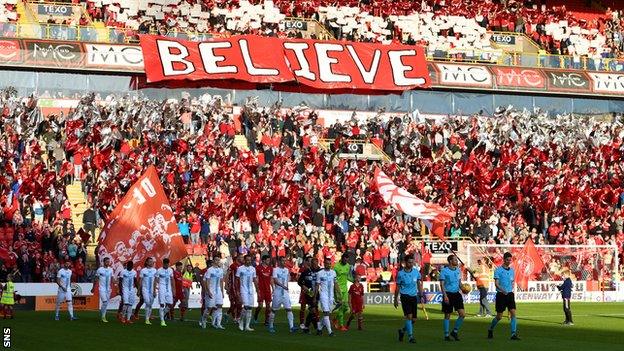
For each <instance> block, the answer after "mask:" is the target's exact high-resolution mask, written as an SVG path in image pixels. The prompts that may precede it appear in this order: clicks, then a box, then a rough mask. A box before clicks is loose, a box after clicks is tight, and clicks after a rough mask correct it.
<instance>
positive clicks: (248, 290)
mask: <svg viewBox="0 0 624 351" xmlns="http://www.w3.org/2000/svg"><path fill="white" fill-rule="evenodd" d="M236 276H237V277H238V278H240V291H241V294H253V280H254V278H255V277H256V269H255V268H254V267H252V266H249V267H247V266H240V267H238V269H237V270H236Z"/></svg>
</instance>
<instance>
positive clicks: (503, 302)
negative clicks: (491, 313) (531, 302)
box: [496, 292, 516, 313]
mask: <svg viewBox="0 0 624 351" xmlns="http://www.w3.org/2000/svg"><path fill="white" fill-rule="evenodd" d="M506 309H508V310H510V311H511V310H515V309H516V298H515V297H514V294H513V293H509V294H507V295H505V294H502V293H499V292H497V293H496V312H497V313H503V312H505V310H506Z"/></svg>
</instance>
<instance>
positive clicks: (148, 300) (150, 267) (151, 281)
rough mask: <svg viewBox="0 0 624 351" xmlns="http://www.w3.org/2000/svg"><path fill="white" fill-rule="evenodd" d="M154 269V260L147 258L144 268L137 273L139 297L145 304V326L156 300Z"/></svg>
mask: <svg viewBox="0 0 624 351" xmlns="http://www.w3.org/2000/svg"><path fill="white" fill-rule="evenodd" d="M156 272H157V271H156V268H154V259H153V258H151V257H148V258H147V259H146V260H145V267H143V268H142V269H141V272H139V285H140V286H141V296H143V302H144V303H145V324H147V325H150V324H152V322H150V317H151V316H152V305H153V304H154V299H155V298H156Z"/></svg>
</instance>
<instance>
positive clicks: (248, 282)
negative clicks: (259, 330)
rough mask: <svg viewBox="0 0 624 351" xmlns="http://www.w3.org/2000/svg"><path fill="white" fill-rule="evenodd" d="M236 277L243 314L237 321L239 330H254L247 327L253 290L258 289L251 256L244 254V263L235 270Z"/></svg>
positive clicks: (249, 320)
mask: <svg viewBox="0 0 624 351" xmlns="http://www.w3.org/2000/svg"><path fill="white" fill-rule="evenodd" d="M236 277H237V278H239V279H240V294H241V301H242V303H243V308H244V309H245V310H244V311H243V314H242V316H241V319H240V321H239V322H238V329H240V330H241V331H243V330H246V331H254V330H253V329H251V328H250V327H249V323H250V322H251V309H252V308H253V303H254V291H257V290H258V278H257V277H256V269H255V268H254V267H252V266H251V256H250V255H246V256H245V263H244V265H243V266H240V267H238V269H237V270H236Z"/></svg>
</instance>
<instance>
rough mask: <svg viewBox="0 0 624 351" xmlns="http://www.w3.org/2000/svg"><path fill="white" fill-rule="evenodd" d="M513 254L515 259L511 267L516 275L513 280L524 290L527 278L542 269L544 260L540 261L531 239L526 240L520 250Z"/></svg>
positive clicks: (526, 286)
mask: <svg viewBox="0 0 624 351" xmlns="http://www.w3.org/2000/svg"><path fill="white" fill-rule="evenodd" d="M515 256H516V260H515V262H514V263H513V267H514V271H515V272H516V276H515V277H514V280H515V281H516V284H518V287H519V288H520V289H522V290H526V289H527V288H528V285H529V280H530V279H531V278H533V276H534V275H536V274H539V273H540V272H541V271H542V269H544V261H542V256H541V255H540V254H539V252H538V251H537V248H536V247H535V244H534V243H533V240H531V239H528V240H527V241H526V243H525V244H524V248H523V249H522V252H519V253H517V254H516V255H515Z"/></svg>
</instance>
